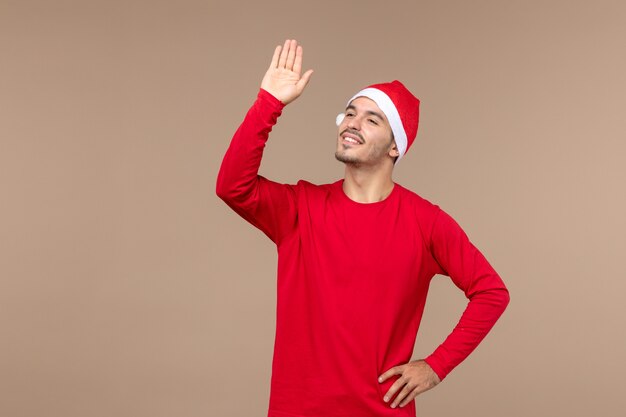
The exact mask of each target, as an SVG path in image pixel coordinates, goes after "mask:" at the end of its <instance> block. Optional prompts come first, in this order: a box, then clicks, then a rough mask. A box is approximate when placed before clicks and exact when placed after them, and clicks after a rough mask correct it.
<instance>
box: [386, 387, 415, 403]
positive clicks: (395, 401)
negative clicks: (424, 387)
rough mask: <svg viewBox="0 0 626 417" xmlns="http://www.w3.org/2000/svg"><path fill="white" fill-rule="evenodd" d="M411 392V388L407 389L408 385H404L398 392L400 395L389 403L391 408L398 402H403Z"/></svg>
mask: <svg viewBox="0 0 626 417" xmlns="http://www.w3.org/2000/svg"><path fill="white" fill-rule="evenodd" d="M412 390H413V388H411V387H409V385H408V384H407V385H405V386H404V388H402V391H400V393H398V395H397V396H396V398H395V399H394V400H393V403H391V408H395V407H397V406H398V404H400V402H401V401H402V400H404V399H405V398H406V396H407V395H408V394H409V393H410V392H411V391H412Z"/></svg>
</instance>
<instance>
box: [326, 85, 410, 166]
mask: <svg viewBox="0 0 626 417" xmlns="http://www.w3.org/2000/svg"><path fill="white" fill-rule="evenodd" d="M395 156H398V150H397V148H396V144H395V141H394V140H393V134H392V131H391V126H390V125H389V121H387V117H385V114H384V113H383V112H382V111H381V110H380V108H379V107H378V105H376V103H375V102H374V101H373V100H371V99H369V98H367V97H357V98H355V99H354V100H352V102H351V103H350V104H349V105H348V107H347V108H346V111H345V117H344V119H343V121H342V122H341V124H340V125H339V128H338V138H337V151H336V152H335V158H337V159H338V160H339V161H341V162H345V163H346V164H355V165H359V166H361V165H369V166H374V165H379V164H381V163H383V162H384V161H385V160H387V159H388V160H389V161H390V162H391V163H392V164H393V158H394V157H395Z"/></svg>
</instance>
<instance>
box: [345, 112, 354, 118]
mask: <svg viewBox="0 0 626 417" xmlns="http://www.w3.org/2000/svg"><path fill="white" fill-rule="evenodd" d="M352 116H354V113H352V112H350V111H348V112H346V117H352Z"/></svg>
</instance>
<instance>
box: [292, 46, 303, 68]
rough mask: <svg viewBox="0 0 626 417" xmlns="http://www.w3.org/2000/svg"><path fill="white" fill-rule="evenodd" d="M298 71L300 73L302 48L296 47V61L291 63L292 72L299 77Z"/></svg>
mask: <svg viewBox="0 0 626 417" xmlns="http://www.w3.org/2000/svg"><path fill="white" fill-rule="evenodd" d="M300 71H302V46H300V45H298V48H297V49H296V59H295V61H294V63H293V72H295V73H296V74H298V75H300Z"/></svg>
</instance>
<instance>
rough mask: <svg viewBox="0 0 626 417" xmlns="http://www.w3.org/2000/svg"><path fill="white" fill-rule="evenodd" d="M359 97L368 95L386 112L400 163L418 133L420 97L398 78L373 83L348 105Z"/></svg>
mask: <svg viewBox="0 0 626 417" xmlns="http://www.w3.org/2000/svg"><path fill="white" fill-rule="evenodd" d="M357 97H367V98H369V99H371V100H373V101H374V102H375V103H376V105H377V106H378V107H379V108H380V109H381V110H382V112H383V113H385V116H386V117H387V120H388V121H389V124H390V125H391V131H392V132H393V136H394V139H395V141H396V145H397V146H398V152H399V153H400V156H399V157H398V159H397V160H396V163H398V161H400V159H401V158H402V156H404V154H405V153H406V151H408V150H409V147H410V146H411V145H412V144H413V141H414V140H415V136H416V135H417V126H418V124H419V114H420V112H419V105H420V101H419V99H418V98H417V97H415V96H414V95H413V94H412V93H411V92H410V91H409V90H408V89H407V88H406V87H405V86H404V84H402V83H401V82H400V81H398V80H394V81H392V82H390V83H382V84H372V85H370V86H369V87H366V88H364V89H363V90H361V91H359V92H358V93H356V94H355V95H354V96H352V98H350V100H348V104H346V107H347V106H349V105H350V103H351V102H352V100H354V99H355V98H357ZM344 117H345V114H344V113H340V114H339V115H338V116H337V120H336V123H337V126H339V125H340V124H341V122H342V121H343V118H344Z"/></svg>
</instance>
